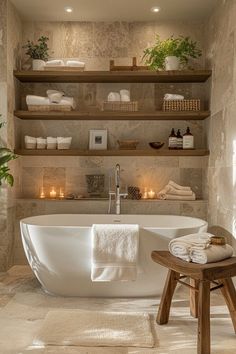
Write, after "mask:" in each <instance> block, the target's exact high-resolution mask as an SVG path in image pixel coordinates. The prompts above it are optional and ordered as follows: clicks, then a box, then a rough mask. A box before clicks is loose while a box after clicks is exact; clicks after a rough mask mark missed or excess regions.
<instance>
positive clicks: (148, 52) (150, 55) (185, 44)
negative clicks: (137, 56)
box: [143, 35, 202, 70]
mask: <svg viewBox="0 0 236 354" xmlns="http://www.w3.org/2000/svg"><path fill="white" fill-rule="evenodd" d="M201 55H202V51H201V49H199V48H198V47H197V42H195V41H192V40H191V39H190V37H183V36H179V37H177V38H174V36H173V35H172V36H171V37H169V38H167V39H165V40H163V41H161V39H160V36H159V35H157V36H156V43H155V44H154V46H152V47H150V48H147V49H145V50H144V56H143V59H145V62H146V64H147V65H148V66H149V67H150V69H153V70H163V69H165V58H166V57H168V56H176V57H178V58H179V59H180V64H182V66H186V64H187V63H188V60H189V58H199V57H200V56H201Z"/></svg>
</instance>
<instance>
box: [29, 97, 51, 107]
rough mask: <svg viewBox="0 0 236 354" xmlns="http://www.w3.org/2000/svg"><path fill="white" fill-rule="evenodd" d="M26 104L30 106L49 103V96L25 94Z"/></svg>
mask: <svg viewBox="0 0 236 354" xmlns="http://www.w3.org/2000/svg"><path fill="white" fill-rule="evenodd" d="M26 104H27V106H30V105H48V104H49V98H48V97H42V96H36V95H27V96H26Z"/></svg>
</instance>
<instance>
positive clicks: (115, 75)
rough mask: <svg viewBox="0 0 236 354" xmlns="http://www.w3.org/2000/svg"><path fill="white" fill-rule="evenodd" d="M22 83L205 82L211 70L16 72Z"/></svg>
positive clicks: (15, 74)
mask: <svg viewBox="0 0 236 354" xmlns="http://www.w3.org/2000/svg"><path fill="white" fill-rule="evenodd" d="M14 76H15V77H16V78H17V79H18V80H20V81H21V82H84V83H89V82H100V83H117V82H127V83H132V82H139V83H147V82H151V83H157V82H160V83H165V82H166V83H167V82H172V83H174V82H205V81H206V80H207V79H208V78H209V77H210V76H211V70H184V71H180V70H178V71H158V72H156V71H151V70H147V71H78V72H77V71H60V70H58V71H14Z"/></svg>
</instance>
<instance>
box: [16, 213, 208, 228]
mask: <svg viewBox="0 0 236 354" xmlns="http://www.w3.org/2000/svg"><path fill="white" fill-rule="evenodd" d="M68 215H70V216H72V215H73V216H75V215H82V216H85V217H87V216H88V217H92V216H97V217H99V216H114V217H122V216H137V218H140V217H145V216H153V217H155V216H164V217H179V218H186V219H188V220H195V221H198V222H199V224H198V225H196V224H195V225H192V226H190V225H188V226H187V225H185V226H184V225H178V227H177V226H158V225H155V226H142V225H141V226H140V228H143V229H147V230H152V229H163V230H168V229H169V230H174V229H188V228H191V227H199V228H200V227H208V222H207V221H206V220H204V219H200V218H197V217H192V216H185V215H168V214H163V215H162V214H156V215H155V214H120V215H116V214H79V213H78V214H71V213H70V214H41V215H34V216H29V217H26V218H23V219H21V220H20V225H28V226H38V227H42V228H55V227H56V228H65V227H66V228H69V229H70V228H75V227H79V228H84V229H85V228H91V227H92V226H93V224H96V222H95V223H91V224H90V225H41V224H40V223H32V222H30V219H34V218H38V217H44V216H46V217H50V216H54V217H55V216H68ZM200 222H202V224H200ZM101 224H106V223H101ZM107 224H109V222H107ZM114 224H116V225H119V223H114ZM120 224H126V223H120ZM130 224H139V223H138V222H137V223H130Z"/></svg>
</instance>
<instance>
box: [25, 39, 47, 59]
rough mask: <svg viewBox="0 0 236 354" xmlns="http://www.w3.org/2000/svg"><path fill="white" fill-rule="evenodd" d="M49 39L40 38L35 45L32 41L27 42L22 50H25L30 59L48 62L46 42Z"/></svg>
mask: <svg viewBox="0 0 236 354" xmlns="http://www.w3.org/2000/svg"><path fill="white" fill-rule="evenodd" d="M48 40H49V38H48V37H45V36H41V37H40V38H39V39H38V41H37V43H33V42H32V41H28V42H27V44H26V45H24V46H23V48H26V49H27V51H26V54H27V55H29V56H30V58H32V59H41V60H48V57H49V53H48V51H49V48H48V44H47V42H48Z"/></svg>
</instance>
